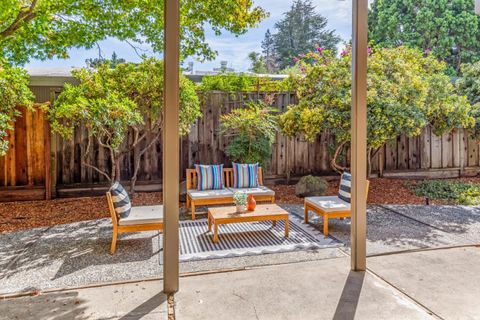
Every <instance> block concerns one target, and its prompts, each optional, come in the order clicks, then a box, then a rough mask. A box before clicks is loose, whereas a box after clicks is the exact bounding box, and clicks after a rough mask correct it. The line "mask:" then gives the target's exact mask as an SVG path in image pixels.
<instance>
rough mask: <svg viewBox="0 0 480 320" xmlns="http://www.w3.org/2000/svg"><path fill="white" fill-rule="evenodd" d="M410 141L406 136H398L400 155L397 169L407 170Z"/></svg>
mask: <svg viewBox="0 0 480 320" xmlns="http://www.w3.org/2000/svg"><path fill="white" fill-rule="evenodd" d="M408 146H409V142H408V138H407V137H405V136H402V137H398V139H397V155H398V163H397V169H399V170H407V169H408V164H409V161H408V156H409V150H408Z"/></svg>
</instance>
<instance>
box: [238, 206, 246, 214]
mask: <svg viewBox="0 0 480 320" xmlns="http://www.w3.org/2000/svg"><path fill="white" fill-rule="evenodd" d="M245 211H247V206H245V205H237V213H242V212H245Z"/></svg>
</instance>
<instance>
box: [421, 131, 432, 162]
mask: <svg viewBox="0 0 480 320" xmlns="http://www.w3.org/2000/svg"><path fill="white" fill-rule="evenodd" d="M431 154H432V149H431V132H430V127H426V128H424V129H423V130H422V135H421V136H420V162H421V168H422V169H428V168H430V167H431V165H432V161H431V160H432V158H431Z"/></svg>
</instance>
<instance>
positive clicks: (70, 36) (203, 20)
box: [0, 0, 267, 64]
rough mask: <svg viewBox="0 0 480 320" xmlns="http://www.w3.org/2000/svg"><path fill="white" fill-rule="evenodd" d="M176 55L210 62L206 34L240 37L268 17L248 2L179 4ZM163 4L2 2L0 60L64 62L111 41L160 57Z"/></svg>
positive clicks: (151, 0)
mask: <svg viewBox="0 0 480 320" xmlns="http://www.w3.org/2000/svg"><path fill="white" fill-rule="evenodd" d="M180 10H181V37H182V43H181V52H182V53H183V56H192V55H198V56H200V57H203V58H206V59H211V58H213V57H215V52H214V51H213V50H212V49H211V48H210V46H209V45H208V43H207V42H206V41H205V29H206V28H207V26H208V28H211V29H213V31H214V32H215V34H216V35H220V34H221V33H222V32H223V31H228V32H231V33H233V34H237V35H238V34H243V33H245V32H246V31H247V30H248V29H249V28H251V27H253V26H255V25H257V24H258V23H259V22H260V21H261V20H262V19H264V18H265V17H266V16H267V13H266V12H265V11H264V10H263V9H262V8H260V7H256V6H255V5H254V3H253V1H252V0H199V1H181V9H180ZM163 27H164V23H163V1H157V0H129V1H117V0H96V1H93V0H86V1H85V0H2V1H0V57H3V58H6V59H7V60H8V61H10V62H12V63H17V64H23V63H26V62H28V61H29V60H30V59H31V58H34V59H41V60H44V59H51V58H54V57H59V58H67V57H68V49H69V48H77V47H85V48H92V47H93V46H94V45H95V44H96V43H97V42H98V41H100V40H103V39H105V38H107V37H115V38H118V39H120V40H124V41H129V42H132V43H137V44H140V43H148V44H149V45H151V47H152V48H153V50H154V51H155V52H162V51H163V38H164V35H163Z"/></svg>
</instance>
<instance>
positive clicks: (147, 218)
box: [118, 206, 163, 226]
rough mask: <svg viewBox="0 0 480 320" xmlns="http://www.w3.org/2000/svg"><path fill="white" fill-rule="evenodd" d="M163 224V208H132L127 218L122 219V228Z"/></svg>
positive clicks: (120, 223) (120, 221)
mask: <svg viewBox="0 0 480 320" xmlns="http://www.w3.org/2000/svg"><path fill="white" fill-rule="evenodd" d="M162 222H163V206H142V207H132V209H131V211H130V214H129V215H128V217H126V218H120V220H119V221H118V224H119V225H120V226H131V225H138V224H151V223H162Z"/></svg>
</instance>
